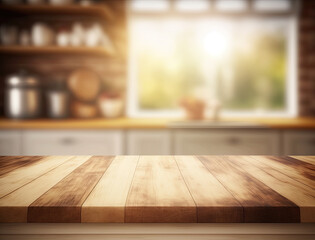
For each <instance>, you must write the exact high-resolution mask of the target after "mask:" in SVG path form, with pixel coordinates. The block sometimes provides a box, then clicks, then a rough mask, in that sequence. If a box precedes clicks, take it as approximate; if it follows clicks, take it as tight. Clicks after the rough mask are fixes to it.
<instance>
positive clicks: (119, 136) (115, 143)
mask: <svg viewBox="0 0 315 240" xmlns="http://www.w3.org/2000/svg"><path fill="white" fill-rule="evenodd" d="M22 140H23V151H22V152H23V155H121V154H123V132H122V131H120V130H93V131H92V130H57V131H55V130H27V131H24V132H23V135H22Z"/></svg>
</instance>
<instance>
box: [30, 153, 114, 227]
mask: <svg viewBox="0 0 315 240" xmlns="http://www.w3.org/2000/svg"><path fill="white" fill-rule="evenodd" d="M112 159H113V157H98V156H93V157H91V158H90V159H89V160H88V161H87V162H85V163H84V164H83V165H81V166H80V167H79V168H77V169H76V170H74V171H73V172H72V173H71V174H69V175H68V176H67V177H66V178H64V179H63V180H62V181H60V182H59V183H58V184H56V185H55V186H54V187H52V188H51V189H50V190H49V191H47V192H46V193H45V194H43V195H42V196H41V197H39V198H38V199H37V200H36V201H35V202H33V203H32V204H31V205H30V206H29V208H28V218H27V219H28V222H81V206H82V204H83V202H84V201H85V199H86V198H87V196H88V195H89V194H90V192H91V191H92V190H93V188H94V187H95V185H96V184H97V183H98V181H99V179H100V178H101V177H102V175H103V174H104V172H105V171H106V169H107V168H108V166H109V165H110V163H111V161H112Z"/></svg>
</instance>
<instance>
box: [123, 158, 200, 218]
mask: <svg viewBox="0 0 315 240" xmlns="http://www.w3.org/2000/svg"><path fill="white" fill-rule="evenodd" d="M125 211H126V215H125V222H138V223H140V222H152V223H153V222H196V221H197V213H196V205H195V203H194V200H193V199H192V197H191V195H190V192H189V190H188V189H187V186H186V184H185V182H184V180H183V178H182V176H181V173H180V172H179V169H178V167H177V164H176V162H175V159H174V157H172V156H141V157H140V159H139V162H138V165H137V168H136V172H135V175H134V179H133V182H132V185H131V189H130V192H129V194H128V198H127V203H126V210H125Z"/></svg>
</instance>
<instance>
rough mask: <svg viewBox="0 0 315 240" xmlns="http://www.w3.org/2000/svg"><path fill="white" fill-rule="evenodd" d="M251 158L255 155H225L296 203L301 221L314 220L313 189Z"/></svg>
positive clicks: (314, 192) (314, 195) (314, 194)
mask: <svg viewBox="0 0 315 240" xmlns="http://www.w3.org/2000/svg"><path fill="white" fill-rule="evenodd" d="M252 158H255V156H251V157H249V156H238V157H227V159H228V160H229V161H230V162H232V163H233V164H235V165H237V166H240V167H241V168H242V169H244V170H245V171H246V172H247V173H248V174H250V175H252V176H253V177H255V178H257V179H258V180H260V181H261V182H263V183H264V184H266V185H267V186H268V187H270V188H272V189H273V190H275V191H277V192H278V193H279V194H281V195H282V196H284V197H286V198H287V199H289V200H291V201H292V202H294V203H295V204H296V205H298V206H299V208H300V217H301V222H315V190H314V189H312V188H311V187H309V186H307V185H305V184H303V183H300V182H298V181H295V180H293V179H292V178H290V177H288V176H287V175H285V174H283V173H281V172H280V171H278V170H275V169H273V168H271V167H270V166H268V165H266V164H264V163H263V162H258V161H253V160H252Z"/></svg>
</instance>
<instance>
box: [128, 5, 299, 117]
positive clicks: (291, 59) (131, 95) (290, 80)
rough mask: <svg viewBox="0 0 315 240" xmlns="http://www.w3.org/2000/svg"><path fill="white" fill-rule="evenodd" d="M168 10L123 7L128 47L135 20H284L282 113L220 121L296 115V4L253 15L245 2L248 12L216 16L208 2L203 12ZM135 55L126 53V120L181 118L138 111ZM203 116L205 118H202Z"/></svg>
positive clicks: (180, 111)
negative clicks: (174, 17) (274, 18)
mask: <svg viewBox="0 0 315 240" xmlns="http://www.w3.org/2000/svg"><path fill="white" fill-rule="evenodd" d="M169 1H170V3H171V4H170V6H171V8H170V9H169V10H168V11H164V12H146V11H145V12H143V11H140V12H138V11H136V12H134V11H132V10H131V9H130V7H128V6H127V15H128V16H127V19H128V21H127V25H128V26H127V28H128V42H129V46H131V45H132V43H130V38H129V36H130V31H131V28H130V23H131V21H132V19H135V18H137V17H140V18H143V17H150V18H161V17H167V16H174V15H175V16H176V15H179V16H187V15H188V16H193V17H197V18H202V17H203V18H204V17H211V18H215V17H217V16H220V17H222V16H226V17H230V18H234V17H244V16H246V17H253V18H269V17H280V18H284V17H285V18H286V19H287V20H288V25H289V26H288V35H289V37H288V42H287V53H288V56H287V67H286V76H287V77H286V85H285V93H286V99H285V103H286V105H287V106H286V108H285V110H284V111H278V112H277V111H270V112H255V111H228V110H224V109H223V110H221V113H220V116H222V117H246V118H257V117H267V118H272V117H286V118H293V117H296V116H297V114H298V103H297V99H298V89H297V79H298V56H297V51H298V41H297V39H298V36H297V33H298V17H297V16H298V12H299V8H300V6H299V4H298V1H297V0H291V9H290V11H281V12H277V11H271V12H264V11H255V10H253V9H251V3H252V1H253V0H245V1H247V2H248V6H249V10H247V11H242V12H219V11H215V10H213V9H211V7H212V6H213V1H215V0H209V1H212V2H211V7H210V10H208V11H206V12H191V13H189V12H185V11H184V12H176V11H175V12H174V9H172V5H173V1H174V0H169ZM134 56H135V52H134V49H132V48H131V47H129V53H128V73H127V83H128V84H127V106H126V111H127V116H128V117H132V118H139V117H140V118H181V117H184V116H185V113H184V110H183V109H180V108H179V109H177V110H143V109H140V107H139V95H138V79H137V77H136V76H137V73H136V72H135V71H136V69H137V68H136V61H134ZM206 115H207V114H206Z"/></svg>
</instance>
